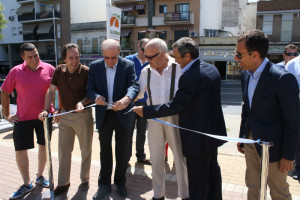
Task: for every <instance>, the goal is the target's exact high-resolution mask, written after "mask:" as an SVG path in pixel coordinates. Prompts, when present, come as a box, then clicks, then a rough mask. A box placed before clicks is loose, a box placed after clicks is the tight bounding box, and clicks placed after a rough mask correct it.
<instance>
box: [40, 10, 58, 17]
mask: <svg viewBox="0 0 300 200" xmlns="http://www.w3.org/2000/svg"><path fill="white" fill-rule="evenodd" d="M54 17H55V18H60V12H57V11H54ZM47 18H51V19H52V18H53V12H52V11H51V12H41V13H36V19H47Z"/></svg>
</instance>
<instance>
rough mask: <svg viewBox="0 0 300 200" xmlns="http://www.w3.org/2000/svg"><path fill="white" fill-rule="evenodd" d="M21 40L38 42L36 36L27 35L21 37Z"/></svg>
mask: <svg viewBox="0 0 300 200" xmlns="http://www.w3.org/2000/svg"><path fill="white" fill-rule="evenodd" d="M23 40H24V41H27V40H38V36H37V34H28V35H23Z"/></svg>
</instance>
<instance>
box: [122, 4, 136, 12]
mask: <svg viewBox="0 0 300 200" xmlns="http://www.w3.org/2000/svg"><path fill="white" fill-rule="evenodd" d="M134 7H135V4H126V5H118V8H121V9H122V11H123V12H129V11H132V10H133V9H134Z"/></svg>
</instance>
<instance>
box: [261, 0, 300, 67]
mask: <svg viewBox="0 0 300 200" xmlns="http://www.w3.org/2000/svg"><path fill="white" fill-rule="evenodd" d="M299 13H300V0H272V1H259V2H258V3H257V28H258V29H261V30H263V31H264V32H265V33H266V34H267V35H268V37H269V40H270V48H269V52H268V54H269V55H268V57H269V59H270V60H271V61H272V62H274V63H277V62H280V61H282V59H283V58H282V54H283V51H284V47H285V46H286V45H288V44H296V45H298V46H299V43H300V34H299V33H300V17H299Z"/></svg>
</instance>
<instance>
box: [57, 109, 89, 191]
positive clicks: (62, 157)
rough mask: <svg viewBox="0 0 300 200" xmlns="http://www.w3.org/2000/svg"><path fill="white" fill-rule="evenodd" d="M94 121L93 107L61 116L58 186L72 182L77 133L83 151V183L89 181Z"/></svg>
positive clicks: (81, 173) (81, 170) (81, 172)
mask: <svg viewBox="0 0 300 200" xmlns="http://www.w3.org/2000/svg"><path fill="white" fill-rule="evenodd" d="M93 122H94V120H93V116H92V109H87V110H84V111H82V112H80V113H70V114H66V115H62V116H61V121H60V123H59V136H58V159H59V169H58V186H63V185H66V184H68V183H70V173H71V161H72V151H73V147H74V140H75V135H76V136H77V138H78V141H79V146H80V151H81V169H80V179H81V182H82V183H84V182H87V181H89V178H90V167H91V159H92V141H93V133H94V125H93Z"/></svg>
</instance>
